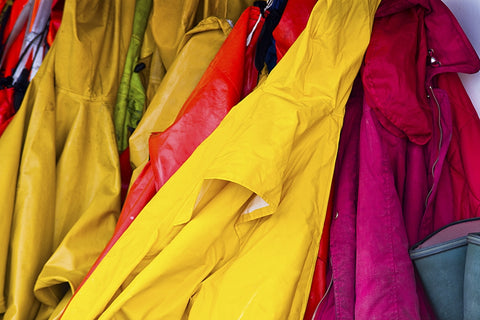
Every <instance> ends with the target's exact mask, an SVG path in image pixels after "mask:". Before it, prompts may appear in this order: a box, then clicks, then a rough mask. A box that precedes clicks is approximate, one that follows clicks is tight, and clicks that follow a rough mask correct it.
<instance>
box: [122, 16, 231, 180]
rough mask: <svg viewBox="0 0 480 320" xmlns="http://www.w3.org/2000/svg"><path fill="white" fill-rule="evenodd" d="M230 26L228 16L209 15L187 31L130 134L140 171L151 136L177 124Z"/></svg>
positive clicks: (131, 146) (146, 154) (146, 158)
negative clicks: (177, 119) (173, 58)
mask: <svg viewBox="0 0 480 320" xmlns="http://www.w3.org/2000/svg"><path fill="white" fill-rule="evenodd" d="M230 30H231V26H230V24H229V23H228V22H227V21H226V20H225V19H218V18H216V17H209V18H206V19H204V20H202V21H201V22H200V23H199V24H198V25H197V26H195V27H194V28H192V29H191V30H190V31H188V32H187V33H186V34H185V36H184V37H183V39H182V41H181V44H180V45H179V48H180V49H179V51H178V53H177V56H176V58H175V61H174V62H173V63H172V64H171V66H170V68H169V69H168V71H167V73H166V74H165V76H164V77H163V79H162V81H161V82H160V85H159V87H158V88H157V89H156V93H155V95H154V96H153V98H152V101H151V102H150V104H149V105H148V108H147V110H146V111H145V114H144V115H143V117H142V120H140V123H139V124H138V127H137V129H135V131H134V132H133V133H132V135H131V136H130V139H129V148H130V161H131V162H132V164H133V166H134V168H138V167H141V168H140V170H139V171H141V169H143V166H142V164H144V163H145V162H146V161H147V160H148V156H149V154H148V153H149V151H148V139H149V137H150V135H151V133H152V132H162V131H165V130H166V129H167V128H168V127H169V126H170V125H171V124H173V122H174V121H175V119H176V118H177V115H178V112H179V111H180V109H181V108H182V106H183V104H184V103H185V101H186V100H187V98H188V96H189V95H190V94H191V93H192V91H193V89H195V86H196V85H197V84H198V81H200V78H201V77H202V75H203V73H204V72H205V70H206V69H207V67H208V65H209V64H210V62H211V61H212V60H213V58H214V57H215V55H216V54H217V52H218V50H219V49H220V47H221V46H222V44H223V42H224V41H225V39H226V38H227V36H228V34H229V33H230ZM152 59H153V58H152ZM151 63H153V61H152V62H151ZM152 72H153V71H152ZM182 75H183V76H182Z"/></svg>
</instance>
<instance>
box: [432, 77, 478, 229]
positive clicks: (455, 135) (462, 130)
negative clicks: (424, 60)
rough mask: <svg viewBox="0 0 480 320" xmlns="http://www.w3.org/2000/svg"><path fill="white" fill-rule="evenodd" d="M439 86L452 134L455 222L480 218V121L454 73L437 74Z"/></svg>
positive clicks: (449, 158) (450, 161) (449, 157)
mask: <svg viewBox="0 0 480 320" xmlns="http://www.w3.org/2000/svg"><path fill="white" fill-rule="evenodd" d="M438 87H439V88H440V89H442V90H444V91H445V92H446V93H447V95H448V100H449V102H450V106H451V109H452V120H453V132H452V140H451V141H450V145H449V147H448V153H447V162H448V168H449V171H450V175H451V177H452V184H453V188H452V189H453V208H454V209H453V211H454V212H455V220H463V219H468V218H474V217H480V184H479V183H478V181H480V167H479V166H478V163H480V153H479V151H480V149H479V148H478V141H480V120H479V117H478V114H477V112H476V110H475V107H474V106H473V104H472V102H471V101H470V98H469V97H468V94H467V93H466V91H465V88H464V87H463V85H462V82H461V81H460V79H459V77H458V75H457V74H455V73H445V74H440V75H439V76H438Z"/></svg>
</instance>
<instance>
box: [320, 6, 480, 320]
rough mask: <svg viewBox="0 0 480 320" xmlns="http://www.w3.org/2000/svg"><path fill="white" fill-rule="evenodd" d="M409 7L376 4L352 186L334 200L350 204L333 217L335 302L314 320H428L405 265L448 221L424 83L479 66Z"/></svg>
mask: <svg viewBox="0 0 480 320" xmlns="http://www.w3.org/2000/svg"><path fill="white" fill-rule="evenodd" d="M418 4H419V6H417V7H413V4H412V3H410V2H407V1H405V2H403V1H395V2H389V1H384V2H383V3H382V5H381V6H380V8H379V10H378V12H377V17H378V18H377V19H376V20H375V24H374V29H373V32H372V39H371V42H370V45H369V48H368V49H367V53H366V55H365V66H364V68H363V70H362V80H363V84H364V90H365V99H364V103H363V116H362V123H361V127H360V133H359V135H360V138H359V139H360V141H359V146H360V149H359V158H358V161H357V164H355V166H356V167H357V168H358V171H359V182H358V186H356V185H355V184H352V183H351V182H349V181H344V182H342V181H338V184H339V186H338V187H339V188H340V189H339V190H341V191H338V195H337V196H340V195H341V194H345V193H347V194H350V195H355V197H354V198H353V201H354V203H353V204H352V205H350V207H346V206H341V207H340V206H339V207H338V208H334V212H335V217H336V218H335V219H334V220H333V222H332V227H331V242H330V250H331V264H332V274H333V292H334V295H333V297H332V296H327V298H326V299H325V301H327V303H328V302H330V303H331V302H332V298H333V301H334V305H333V306H332V305H331V307H332V308H334V313H332V312H331V311H332V309H331V308H330V309H329V308H325V309H324V312H323V313H320V314H317V317H316V319H332V317H333V316H334V317H335V319H352V318H359V319H363V318H368V319H385V318H388V319H430V318H432V316H431V311H430V310H429V306H428V303H427V300H426V299H425V297H424V294H423V291H422V288H421V284H420V283H419V282H417V281H416V280H415V275H414V270H413V266H412V263H411V261H409V257H408V248H409V247H410V246H411V245H412V244H413V243H415V242H416V241H418V240H419V239H421V238H423V237H424V236H426V235H427V234H428V233H430V232H431V231H433V230H434V229H437V228H439V227H441V226H443V225H445V224H447V223H449V222H451V221H454V220H455V219H456V217H455V215H456V214H455V212H454V208H453V203H454V200H453V194H454V193H453V190H452V184H451V181H452V180H451V175H450V173H449V169H448V167H449V164H448V161H446V154H447V150H448V148H449V143H450V137H451V133H452V117H451V110H450V105H449V102H448V97H447V95H446V94H445V92H444V91H442V90H440V89H438V88H436V87H435V85H434V82H433V81H432V79H433V78H434V77H435V76H436V75H437V74H439V73H443V72H468V73H472V72H476V71H478V69H479V67H480V64H479V60H478V57H477V56H476V54H475V51H474V50H473V48H472V47H471V45H470V43H469V42H468V39H467V38H466V37H465V35H464V34H463V31H462V30H461V28H460V27H459V25H458V23H457V22H456V20H455V19H454V17H453V15H452V14H451V13H450V12H449V10H448V9H447V8H446V7H445V6H444V5H443V4H442V3H441V2H440V1H434V0H432V1H419V3H418ZM452 41H453V42H452ZM452 43H455V46H452V45H451V44H452ZM428 49H433V50H428ZM429 52H430V55H432V54H433V55H434V56H429ZM392 57H395V60H394V61H395V63H392V61H393V60H392ZM438 57H442V59H441V60H440V59H438ZM427 58H428V59H427ZM436 59H437V60H436ZM427 60H428V62H429V63H428V65H426V61H427ZM439 61H440V62H439ZM392 79H396V81H392ZM349 154H350V153H349ZM352 154H353V152H352ZM352 161H353V163H355V160H352ZM348 179H350V178H348ZM352 189H353V191H352ZM355 201H356V202H355ZM342 202H344V201H343V200H342ZM350 202H352V200H350ZM337 213H338V214H337ZM346 253H347V254H346Z"/></svg>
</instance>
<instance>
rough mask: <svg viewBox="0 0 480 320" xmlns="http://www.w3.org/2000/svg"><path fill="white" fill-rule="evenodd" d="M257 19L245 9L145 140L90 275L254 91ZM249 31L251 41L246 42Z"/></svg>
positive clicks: (254, 10)
mask: <svg viewBox="0 0 480 320" xmlns="http://www.w3.org/2000/svg"><path fill="white" fill-rule="evenodd" d="M261 17H262V16H261V13H260V10H259V8H257V7H249V8H247V10H246V11H245V12H244V13H243V14H242V16H240V18H239V20H238V22H237V24H236V25H235V27H234V29H233V30H232V32H231V33H230V35H229V37H228V38H227V39H226V40H225V43H224V44H223V45H222V47H221V48H220V51H219V52H218V54H217V55H216V56H215V59H214V60H213V61H212V63H211V64H210V65H209V67H208V69H207V71H206V72H205V74H204V75H203V76H202V79H200V82H199V84H198V85H197V87H196V88H195V89H194V91H193V92H192V94H191V95H190V96H189V97H188V99H187V101H186V102H185V104H184V105H183V107H182V109H181V110H180V113H179V116H178V118H177V120H176V121H175V123H174V124H173V125H172V126H170V127H169V128H168V129H166V130H165V131H164V132H162V133H157V134H154V135H152V137H151V138H150V142H149V144H150V158H151V160H150V161H149V162H148V163H147V165H146V166H145V167H144V169H143V170H142V172H141V174H140V175H139V176H138V178H137V180H135V182H134V183H133V185H132V188H131V189H130V191H129V193H128V195H127V199H126V201H125V204H124V206H123V209H122V213H121V215H120V217H119V219H118V223H117V227H116V229H115V234H114V236H113V237H112V239H111V240H110V242H109V243H108V245H107V246H106V248H105V250H104V251H103V253H102V254H101V255H100V257H99V258H98V259H97V261H96V262H95V264H94V265H93V267H92V270H91V271H90V272H89V274H88V275H90V274H91V272H92V271H93V270H94V269H95V268H96V266H97V265H98V263H99V262H100V261H101V259H103V257H104V256H105V254H106V253H107V252H108V251H109V250H110V249H111V248H112V246H113V245H114V244H115V242H116V241H117V240H118V239H119V238H120V237H121V235H122V234H123V233H124V232H125V230H127V228H128V227H129V226H130V224H131V223H132V221H133V220H134V219H135V218H136V217H137V215H138V214H139V212H140V211H141V210H142V209H143V208H144V207H145V205H146V204H147V203H148V202H149V201H150V199H152V197H153V196H154V195H155V193H156V192H157V191H158V190H159V189H160V188H161V187H162V186H163V185H164V184H165V183H166V182H167V180H168V179H169V178H170V177H171V176H172V175H173V174H174V173H175V172H176V171H177V169H178V168H179V167H180V166H181V165H182V164H183V163H184V162H185V160H186V159H188V157H189V156H190V155H191V154H192V152H193V151H194V150H195V148H196V147H197V146H198V145H199V144H200V143H201V142H202V141H203V140H204V139H205V138H206V137H207V136H208V135H209V134H210V133H211V132H212V131H213V130H214V129H215V128H216V127H217V126H218V124H219V123H220V122H221V120H222V119H223V118H224V117H225V115H226V114H227V113H228V111H229V110H230V109H231V108H232V107H233V106H234V105H235V104H236V103H238V102H239V101H240V100H241V99H242V98H243V97H245V96H246V95H247V94H248V93H249V92H251V91H252V90H253V88H254V87H255V84H256V81H257V77H258V74H257V70H256V69H255V66H254V63H253V60H254V57H255V44H256V41H257V39H258V35H259V34H260V31H261V27H262V24H263V21H264V20H263V19H260V20H259V18H261ZM258 21H260V22H258ZM250 35H252V36H251V42H250V44H249V46H246V45H245V44H246V43H247V39H248V37H249V36H250ZM88 275H87V277H88Z"/></svg>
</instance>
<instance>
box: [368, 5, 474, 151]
mask: <svg viewBox="0 0 480 320" xmlns="http://www.w3.org/2000/svg"><path fill="white" fill-rule="evenodd" d="M376 16H377V20H378V21H377V22H376V23H375V26H374V29H375V28H376V29H377V30H375V32H373V34H372V38H371V41H370V45H369V47H368V50H367V52H366V55H365V62H364V66H363V68H362V78H363V82H364V87H365V99H366V102H367V103H368V105H369V106H370V107H371V108H372V109H373V110H374V111H375V113H376V115H377V117H378V119H379V120H380V122H381V123H382V125H383V126H384V127H385V128H386V129H387V130H389V131H390V132H392V133H393V134H395V135H397V136H399V137H405V138H408V139H409V140H410V141H412V142H414V143H417V144H420V145H423V144H425V143H427V142H428V141H429V140H430V138H431V135H432V124H431V120H430V119H431V111H430V107H429V105H428V101H427V93H426V89H427V88H428V86H430V85H431V80H432V78H433V77H434V76H435V75H437V74H439V73H444V72H464V73H475V72H477V71H478V70H479V69H480V60H479V58H478V56H477V54H476V52H475V50H474V49H473V47H472V45H471V44H470V42H469V40H468V38H467V37H466V35H465V34H464V32H463V30H462V28H461V27H460V25H459V24H458V22H457V21H456V19H455V17H454V16H453V14H452V13H451V12H450V10H449V9H448V8H447V7H446V6H445V5H444V4H443V3H442V2H441V1H439V0H398V1H393V0H384V1H382V4H381V5H380V7H379V9H378V10H377V13H376Z"/></svg>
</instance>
